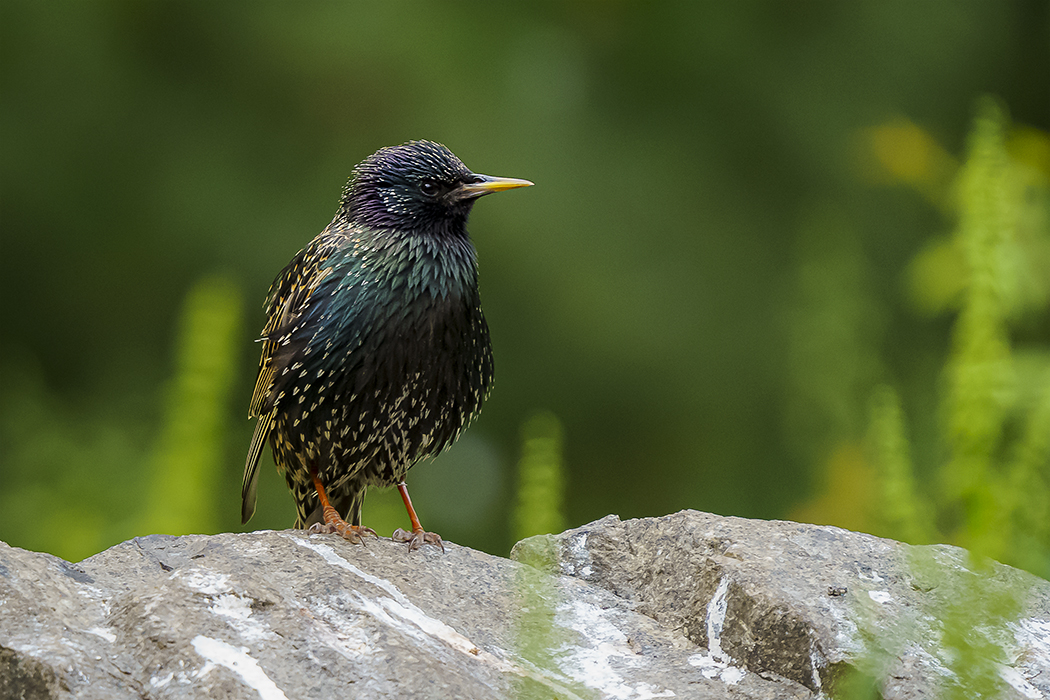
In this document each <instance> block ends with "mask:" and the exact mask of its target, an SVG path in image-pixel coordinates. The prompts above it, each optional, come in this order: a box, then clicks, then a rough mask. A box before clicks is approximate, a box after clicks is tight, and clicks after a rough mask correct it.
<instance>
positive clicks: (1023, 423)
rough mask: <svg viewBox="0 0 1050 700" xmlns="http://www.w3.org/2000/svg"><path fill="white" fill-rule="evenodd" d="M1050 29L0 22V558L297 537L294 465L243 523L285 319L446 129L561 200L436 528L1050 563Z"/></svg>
mask: <svg viewBox="0 0 1050 700" xmlns="http://www.w3.org/2000/svg"><path fill="white" fill-rule="evenodd" d="M1048 8H1050V3H1047V2H1044V1H1042V0H1029V1H1017V2H1004V1H1002V0H987V1H984V2H980V1H976V0H974V1H967V2H919V3H913V2H890V3H879V2H857V3H841V2H791V3H788V2H734V3H698V2H666V3H642V2H621V1H616V0H602V1H600V2H599V1H596V0H586V1H585V0H579V1H559V2H536V3H527V4H523V3H490V2H481V1H474V2H426V3H423V2H417V3H407V2H381V3H349V2H345V3H344V2H310V3H273V2H251V3H245V2H232V3H215V2H204V1H186V0H180V1H178V2H171V1H158V2H132V1H127V2H79V3H73V2H22V1H18V0H4V2H3V3H2V4H0V292H2V294H0V300H2V301H0V328H2V329H3V331H2V333H0V540H3V541H6V542H8V543H9V544H12V545H16V546H20V547H25V548H29V549H35V550H44V551H49V552H53V553H55V554H57V555H59V556H62V557H64V558H67V559H70V560H79V559H81V558H83V557H86V556H90V555H91V554H93V553H95V552H98V551H100V550H102V549H104V548H106V547H108V546H110V545H112V544H115V543H117V542H119V541H122V540H124V539H127V538H129V537H133V536H136V535H144V534H149V533H153V532H168V533H172V534H181V533H186V532H207V533H213V532H220V531H231V530H232V531H238V530H246V529H257V528H284V527H288V526H289V525H290V524H291V522H292V521H293V519H294V517H293V516H294V509H293V506H292V502H291V498H290V496H289V495H288V494H287V492H286V490H285V487H284V483H283V479H282V478H280V477H279V476H278V475H277V474H276V473H275V472H274V471H273V469H272V467H271V466H270V464H271V462H270V457H269V456H268V453H267V455H266V456H264V461H265V464H264V466H263V473H262V475H261V483H260V503H259V509H258V512H257V513H256V516H255V518H254V519H253V520H252V521H251V522H250V523H249V525H248V526H241V524H240V522H239V500H240V498H239V497H240V480H241V471H242V469H243V459H244V453H245V450H246V448H247V445H248V442H249V440H250V436H251V432H252V425H251V423H249V421H248V420H247V419H246V412H247V403H248V399H249V395H250V392H251V388H252V385H253V382H254V378H255V372H256V367H257V361H258V346H257V345H255V344H254V343H253V340H254V339H255V338H256V337H257V335H258V332H259V330H260V329H261V327H262V325H263V321H264V318H263V312H262V302H263V298H264V296H265V294H266V291H267V288H268V285H269V283H270V282H271V281H272V279H273V278H274V276H275V275H276V273H277V272H278V271H279V270H280V269H281V268H282V267H283V266H284V264H285V263H286V262H287V261H288V260H289V259H290V258H291V256H292V255H293V254H294V253H295V252H296V251H297V250H298V249H299V248H300V247H302V246H303V245H305V244H306V243H307V241H309V239H310V238H312V237H313V236H314V235H315V234H316V233H318V232H319V231H320V230H321V229H322V228H323V227H324V226H325V225H326V224H327V223H328V221H329V220H330V219H331V217H332V215H333V214H334V212H335V209H336V204H337V200H338V196H339V193H340V190H341V188H342V186H343V184H344V183H345V181H346V178H347V176H348V175H349V174H350V171H351V168H352V167H353V165H354V164H355V163H357V162H358V161H360V160H361V159H362V158H364V157H365V156H367V155H368V154H370V153H371V152H373V151H374V150H376V149H377V148H379V147H381V146H384V145H390V144H395V143H400V142H403V141H405V140H409V139H414V138H428V139H433V140H437V141H440V142H442V143H445V144H446V145H448V146H449V147H450V148H451V149H452V150H453V151H454V152H455V153H456V154H457V155H459V156H460V157H461V158H462V159H463V160H464V162H465V163H467V165H468V166H469V167H471V168H473V169H475V170H477V171H479V172H484V173H488V174H492V175H504V176H513V177H524V178H528V179H531V180H533V181H534V182H535V183H536V187H533V188H530V189H528V190H522V191H515V192H512V193H508V194H503V195H500V196H498V197H492V198H487V199H485V200H484V201H482V202H481V203H480V204H479V206H478V207H476V209H475V212H474V214H473V216H472V219H471V231H472V232H473V235H474V240H475V243H476V246H477V248H478V252H479V258H480V266H481V283H482V295H483V299H484V303H485V310H486V313H487V316H488V319H489V324H490V326H491V329H492V335H493V341H494V345H495V354H496V368H497V371H496V375H497V376H496V385H495V390H494V393H493V394H492V397H491V399H490V400H489V402H488V404H487V405H486V407H485V410H484V412H483V414H482V417H481V418H480V420H479V421H477V423H476V424H475V425H474V426H473V427H472V428H471V429H470V430H469V431H468V433H467V434H466V435H465V437H464V438H462V439H461V440H460V442H459V443H458V444H457V445H456V446H455V447H454V448H453V449H452V450H451V451H450V452H448V453H446V454H445V455H442V456H441V457H440V458H438V459H437V460H434V461H432V462H430V463H425V464H422V465H419V466H417V468H416V469H414V470H413V471H412V472H411V473H410V475H409V485H410V487H411V489H412V493H413V497H414V499H415V502H416V505H417V507H418V510H419V512H420V517H421V519H422V520H423V523H424V525H425V526H427V528H428V529H433V530H436V531H438V532H440V533H441V534H442V535H443V536H444V537H445V538H446V539H450V540H453V541H456V542H459V543H461V544H465V545H470V546H473V547H476V548H480V549H483V550H486V551H490V552H494V553H501V554H502V553H506V552H507V551H508V549H509V547H510V545H511V544H512V543H513V542H514V541H515V539H516V538H517V537H518V536H520V535H523V534H529V533H530V532H533V531H543V530H547V529H559V528H562V527H571V526H577V525H580V524H582V523H585V522H588V521H590V520H593V519H596V518H599V517H602V516H604V515H606V514H609V513H615V514H618V515H619V516H621V517H623V518H627V517H639V516H655V515H663V514H666V513H670V512H674V511H677V510H679V509H682V508H696V509H701V510H706V511H712V512H715V513H721V514H727V515H738V516H744V517H758V518H791V519H799V520H804V521H809V522H818V523H832V524H837V525H841V526H844V527H850V528H855V529H860V530H865V531H869V532H875V533H878V534H884V535H890V536H895V537H903V538H906V539H910V540H912V541H953V542H957V543H960V544H964V545H968V546H979V545H980V543H981V542H982V541H985V543H986V545H987V546H986V547H985V551H987V552H988V553H990V554H992V555H994V556H998V557H1000V558H1003V559H1005V560H1007V561H1011V562H1013V563H1017V564H1020V565H1022V566H1025V567H1026V568H1029V569H1030V570H1033V571H1035V572H1037V573H1040V574H1041V575H1044V576H1046V575H1047V573H1048V572H1050V554H1048V552H1050V545H1048V543H1050V536H1048V534H1047V532H1046V528H1047V527H1048V526H1047V525H1046V523H1047V522H1050V515H1048V511H1047V509H1046V504H1047V497H1046V493H1047V488H1046V485H1047V481H1048V479H1050V476H1048V471H1050V467H1048V460H1047V450H1048V449H1050V448H1048V445H1047V443H1048V442H1050V408H1047V406H1048V404H1050V372H1048V368H1050V361H1048V357H1050V353H1048V349H1050V313H1048V308H1047V301H1048V298H1050V233H1048V225H1047V221H1048V216H1047V211H1048V204H1047V203H1048V201H1050V196H1048V191H1050V187H1048V181H1050V140H1048V131H1050V79H1048V75H1050V9H1048ZM982 134H983V136H982ZM967 173H970V178H969V180H968V179H967ZM967 183H970V185H972V186H969V189H967V187H968V185H967ZM974 183H976V184H974ZM968 221H969V222H971V224H972V223H973V222H977V223H976V224H974V225H968V224H967V222H968ZM982 222H983V223H982ZM974 226H976V227H977V228H976V229H975V228H974ZM982 226H983V228H981V227H982ZM977 229H980V231H984V232H985V233H988V232H989V231H991V233H992V237H991V238H988V237H987V236H986V237H985V238H986V239H987V240H985V241H984V243H981V242H980V241H978V242H977V243H974V242H973V240H974V239H972V237H971V238H967V237H966V236H967V233H966V232H967V231H971V230H977ZM978 233H979V232H978ZM978 238H979V236H978ZM992 239H994V241H993V240H992ZM968 241H969V242H968ZM989 241H992V242H989ZM982 245H985V247H984V248H982V247H981V246H982ZM989 256H990V257H989ZM983 259H994V261H996V262H995V265H991V266H989V267H988V269H985V268H982V267H980V264H979V261H980V260H983ZM978 268H980V269H978ZM982 275H983V277H982ZM981 280H984V282H983V283H982V282H981ZM982 284H983V286H982ZM982 290H983V291H982ZM982 300H983V301H982ZM989 300H991V301H989ZM985 302H987V303H985ZM982 303H984V306H982ZM989 304H991V306H989ZM968 310H969V311H968ZM970 312H972V313H970ZM968 314H969V315H968ZM982 314H983V315H982ZM967 318H969V319H970V321H969V322H967V321H966V319H967ZM967 323H969V325H967ZM967 329H969V330H967ZM982 339H983V340H982ZM971 341H972V342H971ZM982 342H984V345H982V344H981V343H982ZM989 343H990V345H989ZM982 348H983V349H982ZM989 348H990V349H989ZM968 353H969V354H968ZM982 353H984V354H983V355H982ZM982 358H983V359H982ZM989 358H992V359H989ZM967 363H969V364H967ZM992 365H994V367H995V368H996V369H995V371H994V372H992V374H991V375H989V374H987V373H986V374H981V371H983V370H981V369H980V368H982V367H984V368H985V369H987V367H990V366H992ZM968 367H969V368H973V367H976V368H977V370H976V371H977V374H976V375H974V376H978V377H985V378H986V379H987V377H989V376H992V379H991V380H989V381H984V382H983V383H982V381H977V382H976V384H974V383H973V382H971V383H967V381H965V379H962V380H960V379H959V377H962V376H963V375H966V376H970V375H967V374H966V371H967V370H966V368H968ZM960 368H962V369H961V370H960ZM993 375H994V376H993ZM974 386H976V388H974ZM967 387H969V388H967ZM967 392H969V393H967ZM967 421H969V422H967ZM989 421H991V423H989ZM982 426H983V427H982ZM967 436H969V438H967ZM967 439H970V442H969V443H967V442H966V440H967ZM967 445H969V447H967ZM967 450H969V453H968V454H970V453H974V452H976V453H979V457H980V459H978V462H980V464H977V465H976V466H974V463H973V460H969V461H967V460H965V459H961V457H960V455H961V454H962V453H964V452H966V451H967ZM972 456H973V455H972V454H971V457H972ZM982 460H983V461H982ZM530 470H531V471H530ZM530 503H531V504H532V505H531V506H530V505H529V504H530ZM537 504H538V505H537ZM544 506H546V510H543V508H544ZM530 507H531V508H533V509H534V510H529V508H530ZM982 518H983V519H982ZM365 521H366V524H370V525H372V526H373V527H376V529H378V530H380V531H381V532H384V534H389V531H390V530H392V529H393V528H394V527H397V526H400V525H405V524H406V523H405V518H404V515H403V510H402V508H401V505H400V503H399V502H398V501H397V497H396V494H391V493H381V494H370V495H369V500H368V502H367V504H366V507H365ZM1004 522H1005V523H1006V525H1004V524H1003V523H1004ZM1041 528H1042V529H1041ZM991 531H995V532H997V533H999V536H998V540H996V541H995V542H992V543H990V544H989V543H988V542H986V540H987V538H985V540H982V535H981V533H982V532H983V533H986V534H987V533H988V532H991ZM993 539H994V538H993Z"/></svg>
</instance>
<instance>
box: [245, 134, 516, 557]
mask: <svg viewBox="0 0 1050 700" xmlns="http://www.w3.org/2000/svg"><path fill="white" fill-rule="evenodd" d="M531 184H532V183H531V182H529V181H528V180H516V179H510V178H498V177H489V176H487V175H478V174H476V173H473V172H471V171H470V170H468V169H467V167H466V166H465V165H463V163H462V162H461V161H460V160H459V159H458V158H457V157H456V156H455V155H453V154H452V152H451V151H449V150H448V149H447V148H445V147H444V146H442V145H441V144H438V143H433V142H431V141H410V142H408V143H405V144H402V145H400V146H391V147H388V148H383V149H380V150H379V151H377V152H375V153H374V154H372V155H371V156H369V157H368V158H366V159H365V160H364V161H363V162H361V163H360V164H358V166H357V167H356V168H354V171H353V175H352V176H351V178H350V181H349V182H348V183H347V185H346V187H345V189H344V190H343V196H342V200H341V201H340V204H339V210H338V212H337V213H336V215H335V218H334V219H333V220H332V223H330V224H329V225H328V227H327V228H325V230H324V231H322V232H321V234H320V235H318V236H317V237H316V238H314V239H313V240H312V241H311V242H310V244H309V245H307V246H306V247H305V248H304V249H302V250H301V251H299V253H298V254H297V255H296V256H295V257H294V258H292V261H291V262H290V263H289V264H288V266H287V267H285V268H284V270H282V271H281V273H280V275H278V276H277V279H276V280H275V281H274V283H273V285H272V286H271V287H270V292H269V295H268V297H267V301H266V313H267V316H268V321H267V323H266V326H265V328H264V329H263V332H262V338H261V339H260V340H261V341H262V343H263V350H262V359H261V360H260V363H259V376H258V379H257V380H256V384H255V392H254V394H253V395H252V402H251V408H250V411H249V417H253V418H254V417H258V419H259V422H258V424H257V425H256V428H255V435H254V436H253V437H252V443H251V447H250V448H249V449H248V459H247V461H246V463H245V465H244V482H243V484H242V488H241V499H242V501H241V503H242V506H241V520H242V522H245V523H246V522H248V520H249V519H250V518H251V517H252V514H253V513H254V512H255V492H256V483H257V479H258V466H259V455H260V453H261V452H262V449H263V445H264V444H265V443H266V442H267V441H269V443H270V449H271V450H272V451H273V456H274V461H275V462H276V464H277V468H278V470H279V471H281V472H283V473H284V476H285V479H286V480H287V482H288V488H289V489H290V490H291V492H292V495H293V496H294V498H295V505H296V509H297V511H298V517H297V519H296V522H295V527H297V528H311V527H313V528H314V529H315V530H320V531H323V532H337V533H339V534H340V535H342V536H343V537H345V538H346V539H348V540H350V541H351V542H361V541H362V540H361V538H362V536H363V535H366V534H370V535H375V531H374V530H372V529H371V528H367V527H363V526H362V525H361V507H362V505H363V503H364V498H365V491H366V490H367V488H368V487H369V486H392V485H395V484H396V485H397V486H398V489H399V490H400V492H401V497H402V498H403V499H404V502H405V507H406V508H407V510H408V516H409V519H410V520H411V523H412V532H405V531H404V530H402V529H400V528H399V529H398V530H396V531H395V532H394V535H393V537H394V539H395V540H399V541H403V542H408V543H409V547H410V549H417V548H419V547H420V546H421V545H422V544H423V543H424V542H427V543H431V544H435V545H439V546H441V538H440V537H439V536H438V535H436V534H434V533H431V532H426V531H424V530H423V528H422V526H420V524H419V519H418V518H417V517H416V513H415V510H414V509H413V508H412V502H411V500H409V497H408V490H407V489H406V488H405V484H404V480H405V475H406V473H407V472H408V470H409V468H410V467H411V466H412V465H413V464H415V463H416V462H418V461H419V460H421V459H423V458H424V457H428V456H431V455H434V454H437V453H438V452H440V451H441V450H443V449H445V448H447V447H448V446H449V445H451V444H452V443H453V442H454V441H455V440H456V438H457V437H458V436H459V434H460V433H461V432H463V429H464V428H465V427H466V426H467V424H468V423H469V422H470V421H471V420H472V419H473V418H474V417H475V416H477V414H478V412H479V410H480V409H481V403H482V401H484V400H485V398H486V397H487V395H488V392H489V388H490V386H491V383H492V369H493V363H492V345H491V343H490V341H489V330H488V325H487V324H486V323H485V317H484V315H483V314H482V312H481V297H480V295H479V293H478V268H477V253H476V251H475V250H474V246H473V244H472V243H471V241H470V236H469V235H468V234H467V229H466V223H467V216H468V215H469V214H470V210H471V208H472V207H473V205H474V202H475V200H477V198H478V197H481V196H483V195H486V194H490V193H492V192H500V191H502V190H508V189H512V188H515V187H527V186H529V185H531ZM340 514H344V515H343V517H340ZM344 517H345V520H344ZM442 548H443V547H442Z"/></svg>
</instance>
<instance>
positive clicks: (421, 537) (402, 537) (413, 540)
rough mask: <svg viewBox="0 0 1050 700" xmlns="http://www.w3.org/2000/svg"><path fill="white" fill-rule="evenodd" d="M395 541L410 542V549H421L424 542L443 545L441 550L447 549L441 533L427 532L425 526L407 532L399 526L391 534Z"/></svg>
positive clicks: (437, 545) (438, 545)
mask: <svg viewBox="0 0 1050 700" xmlns="http://www.w3.org/2000/svg"><path fill="white" fill-rule="evenodd" d="M390 539H392V540H393V541H395V542H408V551H410V552H411V551H413V550H416V549H419V548H420V547H422V546H423V544H424V543H426V544H432V545H434V546H435V547H441V551H442V552H444V551H445V543H444V542H442V541H441V535H439V534H437V533H436V532H426V531H425V530H424V529H423V528H419V529H418V530H413V531H412V532H407V531H406V530H402V529H401V528H398V529H396V530H394V534H392V535H391V536H390Z"/></svg>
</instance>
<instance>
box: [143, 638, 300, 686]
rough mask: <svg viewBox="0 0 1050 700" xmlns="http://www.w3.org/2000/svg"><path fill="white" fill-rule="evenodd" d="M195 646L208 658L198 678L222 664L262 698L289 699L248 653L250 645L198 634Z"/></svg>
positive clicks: (194, 640) (194, 642) (199, 652)
mask: <svg viewBox="0 0 1050 700" xmlns="http://www.w3.org/2000/svg"><path fill="white" fill-rule="evenodd" d="M193 648H194V649H195V650H196V651H197V653H198V654H200V655H201V656H203V657H204V658H205V659H206V660H207V663H206V664H204V666H202V667H201V669H200V671H198V672H197V678H203V677H204V676H206V675H207V674H208V673H210V672H211V670H212V669H213V668H214V667H216V666H222V667H224V668H228V669H230V670H231V671H233V672H234V673H235V674H237V676H238V677H239V678H240V679H241V682H242V683H244V684H245V685H246V686H248V687H249V688H252V689H253V690H255V691H257V692H258V693H259V698H260V700H288V696H287V695H285V694H284V691H282V690H281V689H280V688H278V687H277V684H276V683H274V682H273V681H271V680H270V677H269V676H267V675H266V672H265V671H263V670H262V668H261V667H260V666H259V662H258V661H256V660H255V659H253V658H252V657H251V656H249V655H248V647H239V648H238V647H234V646H231V645H229V644H227V643H226V642H223V641H220V640H218V639H212V638H211V637H205V636H203V635H200V634H198V635H197V636H196V637H194V638H193ZM158 685H159V684H158Z"/></svg>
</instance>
